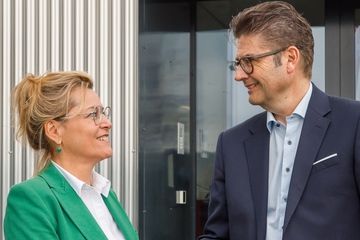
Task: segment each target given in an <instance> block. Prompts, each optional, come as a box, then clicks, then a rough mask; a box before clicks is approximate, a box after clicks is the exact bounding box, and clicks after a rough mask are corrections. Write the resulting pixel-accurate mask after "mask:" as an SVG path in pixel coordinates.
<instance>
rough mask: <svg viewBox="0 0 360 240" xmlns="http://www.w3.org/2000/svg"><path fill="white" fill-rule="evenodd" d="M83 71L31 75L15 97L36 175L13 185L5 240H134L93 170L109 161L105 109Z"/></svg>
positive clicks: (104, 183) (115, 202)
mask: <svg viewBox="0 0 360 240" xmlns="http://www.w3.org/2000/svg"><path fill="white" fill-rule="evenodd" d="M92 87H93V81H92V80H91V78H90V77H89V76H88V75H87V74H85V73H82V72H52V73H51V72H50V73H46V74H44V75H42V76H34V75H32V74H28V75H27V76H26V77H25V78H24V79H23V80H22V81H21V82H20V83H19V84H18V85H17V86H16V87H15V88H14V89H13V92H12V104H13V108H14V111H13V112H14V113H16V114H17V115H18V120H19V121H18V129H17V138H20V139H22V140H23V141H28V142H29V144H30V146H31V147H32V148H33V149H34V150H35V151H36V152H38V153H39V154H38V156H39V159H38V162H37V166H36V172H35V176H34V177H33V178H32V179H30V180H28V181H25V182H22V183H20V184H17V185H14V186H13V187H12V188H11V190H10V193H9V195H8V202H7V207H6V213H5V220H4V233H5V238H7V239H47V240H49V239H66V240H68V239H76V240H79V239H96V240H99V239H126V240H136V239H138V235H137V232H136V231H135V230H134V228H133V226H132V224H131V223H130V221H129V219H128V217H127V215H126V213H125V211H124V210H123V208H122V207H121V205H120V203H119V201H118V199H117V197H116V195H115V193H114V191H113V190H112V189H111V188H110V182H109V180H107V179H106V178H104V177H103V176H101V175H99V174H98V173H96V172H95V171H94V170H93V169H94V166H95V165H96V164H97V163H98V162H100V161H102V160H103V159H106V158H109V157H111V155H112V148H111V146H110V142H109V139H108V137H109V132H110V129H111V127H112V123H111V122H110V120H109V115H110V112H111V109H110V107H104V106H103V105H102V103H101V101H100V99H99V97H98V95H97V94H96V93H95V92H94V91H93V90H92Z"/></svg>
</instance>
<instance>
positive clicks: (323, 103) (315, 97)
mask: <svg viewBox="0 0 360 240" xmlns="http://www.w3.org/2000/svg"><path fill="white" fill-rule="evenodd" d="M313 88H314V89H313V93H312V96H311V99H310V102H309V106H308V109H307V112H306V116H305V119H304V124H303V129H302V133H301V138H300V142H299V145H298V149H297V153H296V157H295V162H294V169H293V173H292V177H291V182H290V187H289V194H288V202H287V206H286V213H285V219H284V231H285V230H286V227H287V225H288V223H289V221H290V219H291V217H292V215H293V213H294V211H295V209H296V207H297V205H298V203H299V201H300V198H301V196H302V194H303V192H304V189H305V186H306V183H307V181H308V178H309V176H310V172H311V169H312V166H313V162H314V161H315V158H316V156H317V153H318V151H319V148H320V146H321V143H322V141H323V139H324V137H325V134H326V131H327V129H328V126H329V124H330V120H329V119H328V118H325V117H324V115H325V114H327V113H328V112H329V111H330V106H329V102H328V97H327V96H326V95H325V94H324V93H322V92H321V91H320V90H319V89H317V88H316V87H315V85H313Z"/></svg>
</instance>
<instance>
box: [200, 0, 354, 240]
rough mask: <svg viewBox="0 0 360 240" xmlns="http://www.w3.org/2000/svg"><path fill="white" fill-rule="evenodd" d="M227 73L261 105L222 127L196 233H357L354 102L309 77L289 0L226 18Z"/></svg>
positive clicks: (304, 32)
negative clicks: (204, 216)
mask: <svg viewBox="0 0 360 240" xmlns="http://www.w3.org/2000/svg"><path fill="white" fill-rule="evenodd" d="M230 28H231V30H232V31H233V33H234V37H235V38H236V44H237V53H236V55H237V59H236V60H235V61H234V62H233V65H234V68H235V69H236V73H235V80H236V81H239V82H243V84H244V86H245V87H246V88H247V89H248V94H249V102H250V103H251V104H253V105H260V106H261V107H263V108H264V109H265V110H266V111H265V112H263V113H260V114H258V115H256V116H254V117H252V118H250V119H248V120H247V121H245V122H243V123H241V124H239V125H237V126H235V127H233V128H231V129H229V130H227V131H225V132H223V133H221V134H220V136H219V139H218V144H217V150H216V159H215V164H214V175H213V181H212V186H211V199H210V204H209V218H208V221H207V223H206V226H205V232H204V235H203V236H200V237H199V239H202V240H204V239H231V240H253V239H254V240H255V239H256V240H260V239H261V240H264V239H266V240H278V239H285V240H297V239H299V240H319V239H326V240H333V239H334V240H335V239H341V240H344V239H360V200H359V199H360V196H359V192H360V124H359V121H360V104H359V102H356V101H353V100H348V99H342V98H338V97H331V96H328V95H326V94H325V93H324V92H322V91H320V90H319V89H318V88H317V87H316V86H315V85H314V84H312V83H311V71H312V63H313V56H314V53H313V51H314V50H313V48H314V40H313V36H312V31H311V27H310V25H309V24H308V22H307V21H306V20H305V19H304V18H303V17H302V16H301V15H300V14H299V13H298V12H297V11H296V10H295V9H294V8H293V6H291V5H290V4H288V3H285V2H278V1H272V2H264V3H261V4H258V5H256V6H254V7H251V8H248V9H245V10H244V11H243V12H241V13H239V14H238V15H237V16H235V17H234V18H233V20H232V21H231V23H230Z"/></svg>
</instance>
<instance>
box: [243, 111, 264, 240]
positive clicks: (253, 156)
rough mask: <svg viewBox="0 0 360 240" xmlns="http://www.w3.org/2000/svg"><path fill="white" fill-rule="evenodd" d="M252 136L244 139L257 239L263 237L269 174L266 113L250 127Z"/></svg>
mask: <svg viewBox="0 0 360 240" xmlns="http://www.w3.org/2000/svg"><path fill="white" fill-rule="evenodd" d="M249 130H250V132H251V133H252V134H253V137H251V138H249V139H247V140H246V141H245V149H246V155H247V162H248V166H249V174H250V184H251V190H252V197H253V202H254V209H255V219H256V232H257V238H258V239H265V235H266V231H265V230H266V216H267V199H268V174H269V139H270V136H269V131H268V130H267V128H266V113H264V114H262V116H261V118H259V119H258V120H257V121H256V122H255V123H254V125H253V126H252V128H251V129H249Z"/></svg>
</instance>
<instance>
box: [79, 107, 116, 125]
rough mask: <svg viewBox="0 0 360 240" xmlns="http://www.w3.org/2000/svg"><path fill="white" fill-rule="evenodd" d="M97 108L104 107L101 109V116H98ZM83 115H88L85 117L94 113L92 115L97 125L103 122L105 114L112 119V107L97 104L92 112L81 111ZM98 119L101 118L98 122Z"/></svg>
mask: <svg viewBox="0 0 360 240" xmlns="http://www.w3.org/2000/svg"><path fill="white" fill-rule="evenodd" d="M97 108H100V109H102V110H100V116H99V117H97V116H96V113H97V111H96V109H97ZM81 115H87V116H86V117H85V118H88V117H90V116H91V115H93V116H92V119H93V120H94V123H95V124H96V125H99V124H100V123H101V122H102V120H103V116H105V117H106V118H107V119H110V116H111V107H109V106H107V107H105V108H104V107H102V106H100V105H97V106H95V107H94V108H93V111H92V112H90V113H81ZM96 119H99V120H98V123H97V122H96Z"/></svg>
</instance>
